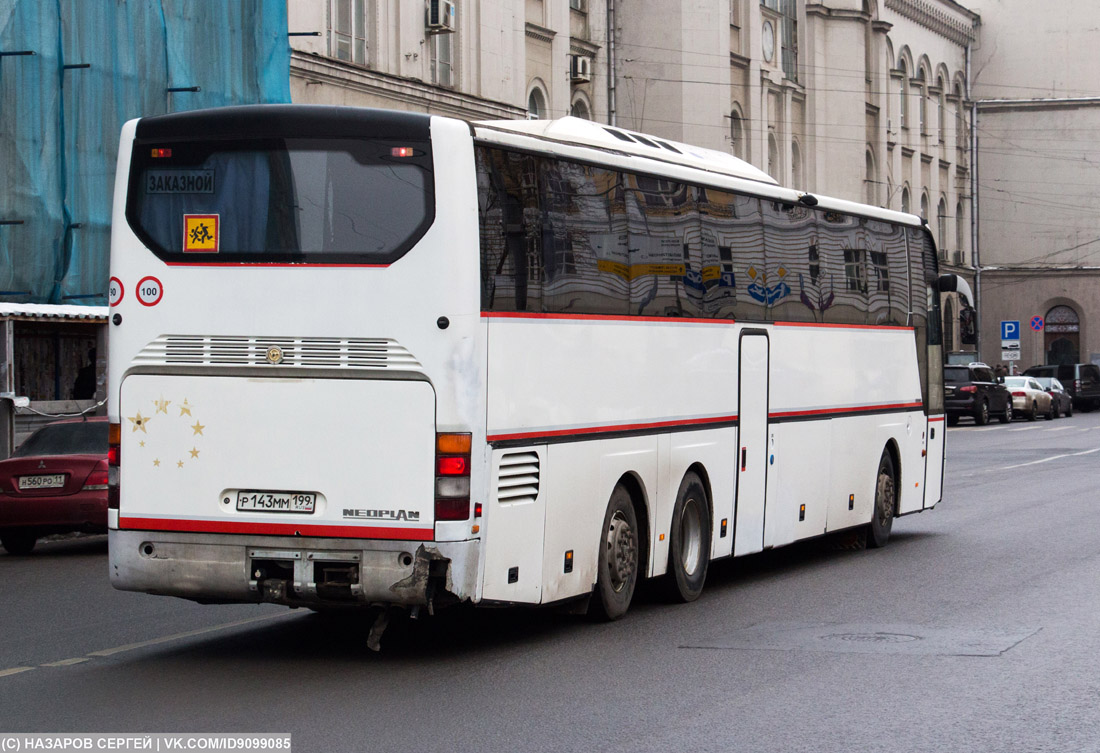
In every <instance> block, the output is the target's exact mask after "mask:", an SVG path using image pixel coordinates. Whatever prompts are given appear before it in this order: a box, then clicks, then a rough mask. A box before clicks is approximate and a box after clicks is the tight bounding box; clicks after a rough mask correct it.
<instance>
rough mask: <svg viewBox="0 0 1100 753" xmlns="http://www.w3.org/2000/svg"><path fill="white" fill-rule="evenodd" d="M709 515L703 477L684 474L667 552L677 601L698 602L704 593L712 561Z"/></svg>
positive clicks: (674, 596) (672, 591)
mask: <svg viewBox="0 0 1100 753" xmlns="http://www.w3.org/2000/svg"><path fill="white" fill-rule="evenodd" d="M710 518H711V516H710V505H708V504H707V492H706V489H705V488H704V487H703V481H702V479H700V478H699V476H698V475H697V474H695V473H687V474H685V475H684V480H683V481H681V482H680V491H679V492H677V494H676V506H675V508H673V510H672V530H671V532H670V536H669V539H670V541H669V551H668V570H669V575H668V581H669V587H670V588H669V591H670V595H671V596H672V598H674V599H675V600H677V601H682V602H685V603H686V602H689V601H695V600H696V599H698V598H699V594H701V593H703V582H704V581H705V580H706V579H707V565H708V564H709V563H710V531H711V520H710Z"/></svg>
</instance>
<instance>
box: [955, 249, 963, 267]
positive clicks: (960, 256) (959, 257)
mask: <svg viewBox="0 0 1100 753" xmlns="http://www.w3.org/2000/svg"><path fill="white" fill-rule="evenodd" d="M955 264H957V265H959V266H960V267H961V266H962V264H963V252H962V251H956V252H955Z"/></svg>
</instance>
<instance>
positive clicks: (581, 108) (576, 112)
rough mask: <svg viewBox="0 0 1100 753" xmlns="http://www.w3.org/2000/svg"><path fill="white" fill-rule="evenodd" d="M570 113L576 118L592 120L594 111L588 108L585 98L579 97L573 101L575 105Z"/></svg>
mask: <svg viewBox="0 0 1100 753" xmlns="http://www.w3.org/2000/svg"><path fill="white" fill-rule="evenodd" d="M569 114H570V115H572V116H573V117H574V118H584V119H585V120H592V113H591V111H590V110H589V109H588V104H587V103H585V101H584V100H583V99H577V100H575V101H574V102H573V106H572V107H571V108H570V109H569Z"/></svg>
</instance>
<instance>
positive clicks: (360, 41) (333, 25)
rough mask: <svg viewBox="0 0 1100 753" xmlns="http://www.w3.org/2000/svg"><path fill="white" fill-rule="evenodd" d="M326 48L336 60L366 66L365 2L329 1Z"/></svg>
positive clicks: (350, 0)
mask: <svg viewBox="0 0 1100 753" xmlns="http://www.w3.org/2000/svg"><path fill="white" fill-rule="evenodd" d="M328 47H329V55H330V56H331V57H334V58H336V59H337V60H346V61H347V62H349V63H357V64H358V65H366V64H367V0H331V5H330V6H329V24H328Z"/></svg>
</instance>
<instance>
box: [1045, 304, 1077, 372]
mask: <svg viewBox="0 0 1100 753" xmlns="http://www.w3.org/2000/svg"><path fill="white" fill-rule="evenodd" d="M1043 339H1044V345H1045V346H1046V362H1047V363H1057V364H1061V365H1064V366H1068V365H1069V364H1073V363H1077V362H1078V361H1080V360H1081V358H1080V352H1081V319H1080V317H1079V316H1078V315H1077V311H1075V310H1074V309H1073V307H1071V306H1064V305H1063V306H1055V307H1054V308H1052V309H1051V310H1050V311H1048V312H1047V315H1046V323H1045V326H1044V329H1043Z"/></svg>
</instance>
